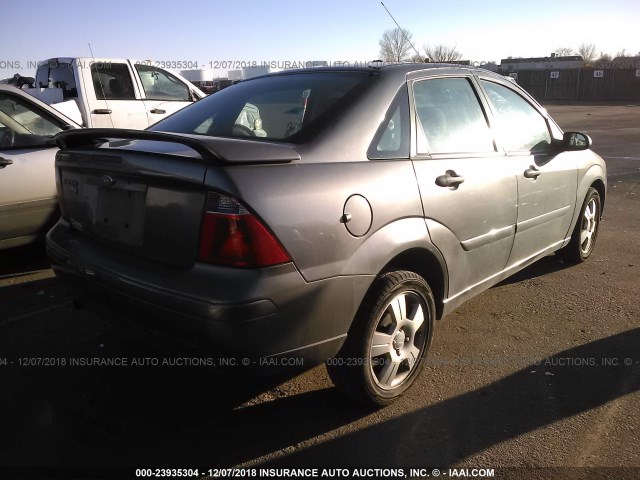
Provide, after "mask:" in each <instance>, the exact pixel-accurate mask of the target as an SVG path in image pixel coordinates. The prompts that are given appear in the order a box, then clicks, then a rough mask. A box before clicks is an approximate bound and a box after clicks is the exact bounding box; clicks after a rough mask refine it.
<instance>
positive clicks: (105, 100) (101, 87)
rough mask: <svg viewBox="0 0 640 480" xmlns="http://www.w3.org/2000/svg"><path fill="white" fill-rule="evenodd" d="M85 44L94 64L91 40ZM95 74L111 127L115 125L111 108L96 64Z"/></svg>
mask: <svg viewBox="0 0 640 480" xmlns="http://www.w3.org/2000/svg"><path fill="white" fill-rule="evenodd" d="M87 45H89V51H90V52H91V59H92V60H93V65H95V64H96V57H94V56H93V49H92V48H91V42H87ZM96 76H97V77H98V83H99V84H100V90H102V98H103V100H104V104H105V105H106V106H107V110H108V111H109V121H110V122H111V128H115V125H114V124H113V118H111V109H110V108H109V103H108V102H107V96H106V95H105V93H104V85H102V79H101V78H100V73H98V69H97V66H96ZM91 81H93V78H92V79H91ZM94 85H95V83H94ZM89 115H91V112H89ZM87 120H88V119H87Z"/></svg>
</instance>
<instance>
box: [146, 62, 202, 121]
mask: <svg viewBox="0 0 640 480" xmlns="http://www.w3.org/2000/svg"><path fill="white" fill-rule="evenodd" d="M134 68H135V70H136V72H137V74H138V76H139V79H140V82H141V84H142V89H143V92H144V97H145V99H144V105H145V110H146V114H147V119H148V122H149V125H153V124H154V123H156V122H158V121H160V120H162V119H163V118H166V117H167V116H169V115H171V114H172V113H174V112H177V111H178V110H180V109H182V108H184V107H186V106H187V105H190V104H191V103H192V94H191V92H190V90H189V86H188V85H187V84H185V83H184V82H183V81H182V80H181V79H180V78H178V77H177V76H175V75H173V74H172V73H169V72H167V71H166V70H163V69H161V68H158V67H154V66H151V65H147V64H144V63H137V64H135V65H134Z"/></svg>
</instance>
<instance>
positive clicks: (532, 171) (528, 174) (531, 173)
mask: <svg viewBox="0 0 640 480" xmlns="http://www.w3.org/2000/svg"><path fill="white" fill-rule="evenodd" d="M541 173H542V172H541V171H540V170H538V169H537V168H536V167H534V166H533V165H531V166H530V167H529V168H527V169H526V170H525V171H524V176H525V178H538V176H539V175H540V174H541Z"/></svg>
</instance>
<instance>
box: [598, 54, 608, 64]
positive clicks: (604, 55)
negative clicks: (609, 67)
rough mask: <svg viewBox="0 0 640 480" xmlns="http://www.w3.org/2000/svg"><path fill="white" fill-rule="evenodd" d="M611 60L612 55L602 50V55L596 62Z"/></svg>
mask: <svg viewBox="0 0 640 480" xmlns="http://www.w3.org/2000/svg"><path fill="white" fill-rule="evenodd" d="M610 61H611V55H609V54H608V53H602V52H600V56H599V57H598V59H597V60H596V63H607V62H610Z"/></svg>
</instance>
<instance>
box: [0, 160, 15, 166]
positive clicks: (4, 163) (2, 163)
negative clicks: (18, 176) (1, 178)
mask: <svg viewBox="0 0 640 480" xmlns="http://www.w3.org/2000/svg"><path fill="white" fill-rule="evenodd" d="M7 165H13V160H11V159H10V158H0V168H4V167H6V166H7Z"/></svg>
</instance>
